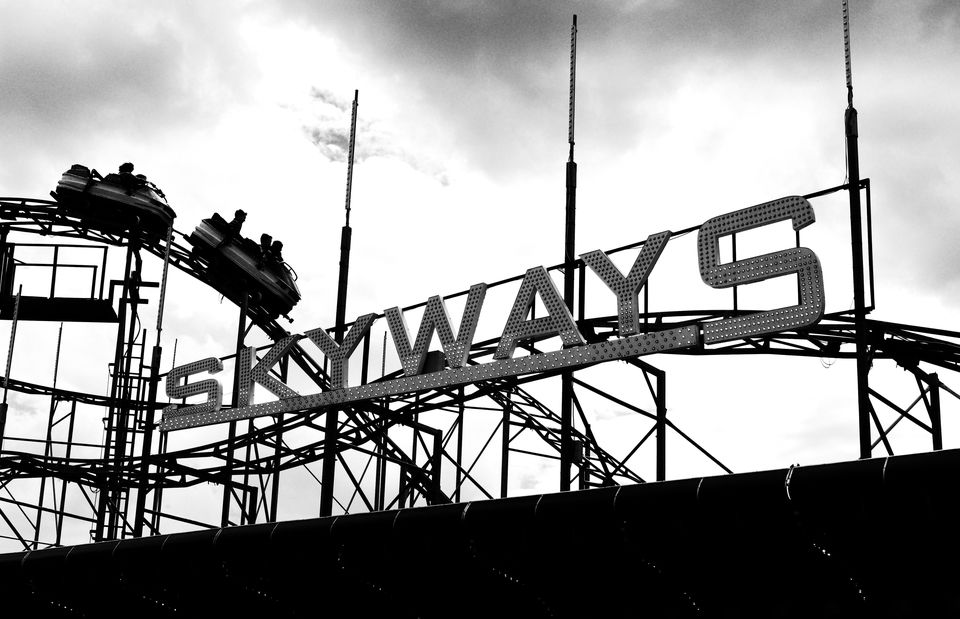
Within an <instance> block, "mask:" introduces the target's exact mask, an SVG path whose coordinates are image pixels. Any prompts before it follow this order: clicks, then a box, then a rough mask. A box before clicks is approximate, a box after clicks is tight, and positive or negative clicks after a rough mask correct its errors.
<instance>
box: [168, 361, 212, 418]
mask: <svg viewBox="0 0 960 619" xmlns="http://www.w3.org/2000/svg"><path fill="white" fill-rule="evenodd" d="M222 369H223V363H221V362H220V360H219V359H217V358H216V357H207V358H206V359H202V360H200V361H194V362H193V363H188V364H186V365H181V366H180V367H178V368H173V369H172V370H170V373H169V374H167V397H169V398H171V399H176V400H179V399H180V398H189V397H191V396H195V395H200V394H201V393H206V394H207V401H206V402H203V403H202V404H193V405H191V406H179V405H177V404H171V405H170V406H167V407H164V409H163V418H164V419H169V418H173V417H182V416H183V415H200V414H202V413H213V412H216V411H218V410H220V405H221V404H222V403H223V387H221V386H220V382H219V381H218V380H216V379H215V378H211V379H208V380H200V381H197V382H195V383H188V382H187V377H188V376H192V375H193V374H199V373H201V372H209V373H210V374H216V373H217V372H219V371H221V370H222Z"/></svg>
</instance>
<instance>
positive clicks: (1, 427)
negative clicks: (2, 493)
mask: <svg viewBox="0 0 960 619" xmlns="http://www.w3.org/2000/svg"><path fill="white" fill-rule="evenodd" d="M21 292H23V287H22V286H21V287H20V290H19V291H17V296H16V297H14V299H13V321H12V322H11V324H10V345H9V347H8V348H7V370H6V372H5V373H4V375H3V402H2V403H0V452H2V451H3V436H4V433H5V431H6V427H7V392H8V391H9V390H10V368H11V366H12V365H13V346H14V344H15V343H16V341H17V318H19V315H20V293H21Z"/></svg>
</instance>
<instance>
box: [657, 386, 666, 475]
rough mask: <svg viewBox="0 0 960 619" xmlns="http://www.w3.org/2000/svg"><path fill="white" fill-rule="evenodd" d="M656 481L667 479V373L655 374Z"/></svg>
mask: <svg viewBox="0 0 960 619" xmlns="http://www.w3.org/2000/svg"><path fill="white" fill-rule="evenodd" d="M656 376H657V481H664V480H665V479H666V478H667V373H666V372H663V371H660V372H657V374H656Z"/></svg>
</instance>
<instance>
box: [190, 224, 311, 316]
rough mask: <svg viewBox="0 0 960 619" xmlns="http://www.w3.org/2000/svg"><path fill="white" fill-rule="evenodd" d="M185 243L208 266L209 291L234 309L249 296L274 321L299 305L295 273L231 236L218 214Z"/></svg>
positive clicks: (245, 242)
mask: <svg viewBox="0 0 960 619" xmlns="http://www.w3.org/2000/svg"><path fill="white" fill-rule="evenodd" d="M187 241H188V242H189V243H190V244H191V245H193V251H194V253H195V254H197V255H199V256H202V257H204V258H206V259H207V261H208V262H209V263H210V271H209V274H210V276H211V280H212V281H211V283H212V285H213V287H214V288H216V289H217V290H218V291H219V292H220V293H221V294H223V295H224V296H225V297H227V298H228V299H230V300H231V301H233V302H234V303H236V304H237V305H241V304H242V302H243V297H244V295H245V294H250V295H251V296H252V297H253V298H257V297H259V299H258V301H257V304H258V305H260V306H261V307H262V308H263V309H264V310H266V311H267V312H268V313H269V314H270V315H271V316H274V317H275V316H278V315H283V316H286V315H287V314H288V313H289V312H290V310H292V309H293V306H294V305H296V304H297V302H298V301H300V289H299V288H297V282H296V273H294V272H293V270H292V269H291V268H290V267H289V266H287V263H286V262H283V261H282V260H277V259H276V258H275V257H274V256H272V255H270V254H269V253H267V254H266V255H265V254H264V253H263V251H262V249H261V247H260V245H258V244H257V243H255V242H253V241H252V240H250V239H248V238H245V237H243V236H240V235H237V234H235V233H234V232H233V231H232V230H231V229H230V224H228V223H227V221H226V220H225V219H224V218H223V217H221V216H220V214H219V213H214V214H213V217H210V218H209V219H204V220H203V221H202V222H200V225H199V226H197V227H196V229H195V230H194V231H193V233H192V234H190V236H189V237H187Z"/></svg>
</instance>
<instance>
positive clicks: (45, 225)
mask: <svg viewBox="0 0 960 619" xmlns="http://www.w3.org/2000/svg"><path fill="white" fill-rule="evenodd" d="M694 229H695V228H691V229H688V230H684V231H682V232H680V233H677V234H678V235H679V234H685V233H686V232H690V231H692V230H694ZM0 230H3V231H4V232H5V233H10V232H22V233H28V234H38V235H40V236H45V237H46V236H49V237H65V238H72V239H81V240H85V241H89V242H93V243H99V244H104V245H111V246H116V247H122V246H128V245H129V244H130V242H131V240H130V238H128V237H127V236H126V235H123V234H115V233H110V232H107V231H103V230H99V229H96V228H93V227H90V226H89V225H88V224H86V223H85V222H84V221H83V220H81V219H79V218H77V217H73V216H71V215H69V214H68V213H65V212H64V211H63V209H62V208H60V207H59V205H58V203H57V202H56V201H51V200H36V199H27V198H0ZM186 238H187V235H185V234H184V233H182V232H180V231H177V230H173V231H172V235H171V239H170V243H169V245H167V244H166V243H165V242H163V241H159V242H142V241H138V242H137V246H136V247H135V248H134V249H135V251H138V252H139V250H141V249H142V250H144V251H146V252H148V253H150V254H153V255H154V256H155V257H157V258H158V259H159V260H161V261H163V260H164V259H167V260H168V261H169V264H170V265H172V266H174V267H175V268H177V269H178V270H180V271H181V272H183V273H185V274H187V275H188V276H190V277H193V278H194V279H196V280H198V281H200V282H202V283H204V284H205V285H207V286H210V287H212V288H214V289H216V282H215V280H214V277H213V275H212V274H211V270H210V264H209V263H208V262H207V261H206V260H205V259H204V258H203V257H201V256H198V255H196V254H195V253H194V252H193V251H191V249H190V247H189V244H188V243H187V241H186ZM636 245H638V244H635V245H634V246H627V247H624V248H618V250H622V249H627V248H630V247H635V246H636ZM618 250H612V251H611V252H610V253H613V251H618ZM576 266H577V268H579V269H581V275H582V272H583V271H582V268H583V265H582V263H580V262H578V263H577V265H576ZM559 268H560V265H556V266H554V267H551V269H550V270H557V269H559ZM520 277H521V276H517V277H512V278H509V279H505V280H502V281H499V282H496V283H494V284H491V287H493V286H497V285H502V284H508V283H511V282H515V281H518V280H519V279H520ZM463 294H466V291H464V292H461V293H456V294H454V295H449V296H448V298H450V297H456V296H461V295H463ZM422 305H423V304H418V305H413V306H410V307H408V308H404V309H405V310H407V309H413V308H416V307H419V306H422ZM748 313H751V312H750V311H748V310H701V311H684V312H648V313H643V314H641V320H642V322H643V325H644V328H646V329H648V330H650V331H659V330H664V329H668V328H676V327H681V326H688V325H696V324H698V323H701V322H704V321H710V320H717V319H724V318H730V317H735V316H739V315H744V314H748ZM247 318H248V319H249V320H250V321H251V322H252V323H253V324H255V325H256V326H257V327H259V328H260V329H261V330H262V331H263V332H264V333H265V334H266V335H267V336H268V337H269V338H270V339H272V340H274V341H276V340H279V339H281V338H283V337H285V336H287V335H289V332H288V331H287V330H286V329H285V328H284V326H283V325H282V324H281V322H280V321H279V319H278V317H275V316H271V315H269V314H268V313H267V312H265V311H264V310H262V309H261V308H259V307H256V306H255V305H252V306H251V307H248V311H247ZM578 327H579V328H580V330H581V331H582V332H583V334H584V335H585V337H586V339H587V340H588V342H598V341H603V340H606V339H610V338H615V337H616V332H617V317H616V316H607V317H600V318H586V319H581V320H579V321H578ZM867 330H868V334H869V337H868V341H869V352H870V356H871V358H872V359H874V360H893V361H894V362H896V363H897V364H898V365H900V366H901V367H903V368H904V369H906V370H908V371H910V372H913V373H914V374H915V375H916V376H917V377H918V381H919V380H920V379H924V380H927V379H928V378H929V375H928V374H927V373H926V372H925V371H924V370H922V369H920V368H919V365H918V364H919V363H920V362H924V363H926V364H930V365H933V366H937V367H940V368H943V369H946V370H950V371H953V372H957V371H960V333H956V332H952V331H947V330H942V329H931V328H926V327H918V326H912V325H904V324H898V323H891V322H883V321H877V320H868V321H867ZM496 343H497V342H496V340H487V341H484V342H479V343H477V344H475V345H474V347H473V348H472V350H471V353H470V357H469V363H472V364H477V363H482V362H484V361H485V360H487V361H489V360H490V359H491V358H492V355H493V352H494V350H495V347H496ZM855 345H856V341H855V324H854V319H853V316H852V313H849V312H848V313H837V314H829V315H826V316H824V317H823V319H822V320H821V321H820V322H819V323H817V324H816V325H813V326H811V327H808V328H804V329H801V330H794V331H786V332H781V333H777V334H775V335H768V336H759V337H751V338H744V339H740V340H734V341H731V342H727V343H725V344H722V345H715V346H709V347H705V346H702V345H701V346H697V347H695V348H690V349H680V350H676V351H672V354H683V355H753V354H777V355H786V356H803V357H820V358H832V359H852V358H855V356H856V350H855ZM528 348H529V350H530V352H531V353H536V352H539V351H538V350H537V349H536V348H535V347H534V346H533V345H529V346H528ZM229 357H232V355H228V356H227V357H224V358H225V359H226V358H229ZM289 357H290V359H292V360H293V362H294V363H295V364H296V365H297V366H298V367H299V368H300V369H301V370H302V371H303V373H304V374H305V375H306V376H307V377H309V378H310V380H312V382H313V383H314V384H315V385H316V387H317V388H318V389H319V390H320V391H326V390H328V389H329V381H328V377H327V374H326V372H325V371H324V366H323V364H322V363H321V362H320V361H318V360H317V359H315V358H314V357H313V356H312V355H311V354H310V353H309V352H308V351H307V350H306V349H305V348H303V347H302V346H300V345H299V344H297V345H294V346H293V347H292V348H291V349H290V352H289ZM633 365H637V367H639V368H640V369H641V370H643V369H644V367H643V366H644V364H642V363H640V362H635V363H633ZM584 367H586V366H584ZM154 371H156V370H154ZM644 371H646V370H644ZM558 373H559V371H551V372H544V373H539V374H534V375H529V376H525V377H522V378H514V379H510V380H498V381H487V382H483V383H477V384H474V385H471V386H470V387H469V388H466V389H460V390H457V389H449V388H448V389H433V390H426V391H422V392H420V393H417V394H408V395H407V396H403V397H399V396H398V397H394V398H392V399H389V401H384V400H381V401H363V402H358V403H354V404H351V405H350V406H346V407H342V408H340V409H339V410H340V412H341V413H342V415H343V417H342V423H341V428H340V431H339V432H338V435H337V438H336V444H335V445H332V444H330V441H328V440H326V437H325V434H324V432H323V424H322V423H321V422H319V420H320V419H321V418H322V417H323V416H324V415H325V414H326V412H327V410H325V409H306V410H303V411H299V412H297V413H295V414H288V415H285V416H279V417H276V418H268V419H265V420H261V423H262V425H260V426H257V425H254V424H252V423H251V424H250V425H249V427H248V429H247V430H246V431H240V432H239V433H238V435H237V436H236V437H234V438H233V439H231V440H230V441H229V444H228V441H227V440H226V439H221V440H216V441H212V442H210V443H207V444H203V445H198V446H193V447H189V448H183V449H178V450H172V451H162V452H160V453H151V454H149V455H147V456H138V455H136V454H134V453H123V454H116V455H112V456H110V457H109V458H105V457H101V458H77V457H66V456H57V455H53V454H52V453H51V452H50V450H48V453H45V454H36V453H31V452H25V451H11V450H10V449H9V448H6V449H4V451H3V452H2V453H0V487H3V486H5V485H7V484H8V483H9V482H10V481H11V480H13V479H23V478H43V477H54V478H57V479H60V480H63V481H64V482H71V483H77V484H80V485H81V486H88V487H92V488H103V487H104V486H105V484H106V485H110V486H115V487H126V488H131V487H140V488H184V487H189V486H194V485H197V484H200V483H202V482H204V483H205V482H214V483H223V484H226V485H228V486H229V485H234V486H236V482H232V481H231V479H236V478H237V477H238V476H240V475H243V476H244V477H245V478H246V477H247V476H254V477H257V476H259V477H264V476H269V475H275V474H278V473H279V472H280V471H287V470H291V469H294V468H299V467H305V466H307V465H309V464H313V463H316V462H319V461H321V460H322V459H323V457H324V454H325V452H327V451H328V450H330V449H335V450H336V452H337V453H338V454H344V453H347V452H355V453H360V454H367V455H369V456H370V457H371V458H373V457H376V458H381V459H385V460H387V461H389V462H392V463H395V464H398V465H400V466H401V467H402V468H403V469H404V470H405V471H407V473H408V475H409V483H410V484H411V488H414V489H416V491H417V492H419V493H420V494H421V495H422V496H424V497H429V498H430V500H433V501H447V500H450V498H451V495H450V494H449V493H446V494H444V493H443V492H439V493H438V491H437V488H436V487H435V486H432V484H433V482H434V480H433V479H432V470H431V467H434V466H439V465H438V464H437V463H435V462H434V463H432V464H429V465H427V464H421V463H419V461H418V459H417V458H416V457H414V456H412V455H411V454H410V452H409V451H407V450H406V449H404V448H402V447H401V446H400V445H399V444H398V443H397V442H396V441H395V440H394V439H393V438H392V437H390V436H389V434H388V432H387V431H388V430H389V429H390V428H395V427H407V428H414V429H417V428H421V427H422V424H419V423H418V422H417V421H416V419H417V417H418V415H420V414H423V413H427V412H431V411H440V412H448V413H452V412H455V411H456V410H457V408H458V407H460V410H461V411H462V410H463V407H464V405H466V404H467V403H470V402H473V401H481V400H484V399H486V400H489V401H492V402H493V403H494V404H495V405H496V406H497V407H499V408H501V409H503V410H508V409H509V411H510V413H511V415H512V417H511V418H510V419H515V420H516V421H511V422H510V423H511V424H514V425H515V426H516V427H518V428H519V430H517V431H516V434H515V435H514V437H515V436H518V435H519V434H520V433H521V432H526V433H531V434H534V435H536V436H537V437H539V439H540V441H541V442H542V444H544V445H546V446H547V451H548V453H547V454H542V455H544V456H545V457H556V454H559V453H560V451H561V439H560V427H561V419H560V415H559V414H558V413H557V412H556V411H554V410H552V409H551V407H549V406H547V405H546V404H545V403H543V402H542V401H540V400H539V399H538V398H536V397H535V396H533V395H532V394H531V393H530V392H529V391H527V390H525V389H524V386H525V385H527V384H529V383H532V382H535V381H539V380H542V379H545V378H550V377H553V376H556V375H558ZM401 375H402V373H401V372H400V371H397V372H393V373H390V374H387V375H385V376H383V377H381V379H380V380H390V379H394V378H398V377H400V376H401ZM155 378H156V379H159V378H160V375H156V377H155ZM648 383H649V381H648ZM580 384H581V385H583V386H584V387H587V388H589V389H591V390H593V391H595V392H597V393H599V390H597V389H595V388H593V387H591V386H589V385H587V384H586V383H582V382H580ZM918 384H919V383H918ZM6 385H7V386H8V387H9V388H10V389H12V390H14V391H17V392H21V393H24V394H30V395H37V396H48V397H50V398H52V399H53V400H55V401H63V402H76V403H81V404H86V405H91V406H97V407H113V406H122V405H127V406H131V407H132V408H134V409H136V410H140V411H145V410H147V409H152V410H156V409H158V408H161V407H162V406H163V404H162V403H159V402H147V401H143V400H138V401H136V402H130V401H128V400H123V399H118V398H111V397H108V396H102V395H95V394H89V393H81V392H77V391H70V390H64V389H54V388H52V387H46V386H43V385H38V384H34V383H30V382H26V381H22V380H16V379H9V380H8V381H7V383H6ZM951 393H952V392H951ZM611 399H612V400H613V401H615V402H619V401H618V400H616V399H615V398H611ZM621 403H622V402H621ZM578 406H579V404H578ZM628 406H629V405H628ZM634 410H635V412H637V413H639V414H641V415H643V416H646V417H647V418H649V419H651V420H654V421H655V420H656V413H655V412H648V411H644V410H643V409H640V408H635V407H634ZM581 416H582V411H581ZM583 420H584V424H583V425H584V428H583V429H582V430H581V429H578V428H574V429H573V440H574V441H575V442H576V443H578V444H580V445H582V446H584V455H583V457H582V459H581V460H580V462H579V469H580V473H579V474H580V475H581V476H583V479H584V480H585V484H586V486H588V487H589V486H590V485H599V486H603V485H611V484H620V483H635V482H642V481H644V479H643V478H642V477H641V476H640V475H638V474H637V473H636V472H635V471H633V470H631V469H630V467H628V466H627V465H626V460H628V459H629V458H630V456H631V455H632V453H633V452H630V453H629V454H627V456H626V458H622V459H621V458H617V457H616V456H614V455H613V454H611V453H610V452H609V451H608V450H606V449H605V448H604V447H603V446H601V445H600V444H599V441H598V440H597V439H596V437H595V436H594V435H593V433H592V432H591V430H590V427H589V424H587V423H586V418H585V417H584V418H583ZM667 425H668V426H669V427H670V428H672V429H674V430H675V431H677V432H679V433H680V434H681V436H683V437H685V438H687V439H688V440H690V442H691V443H693V445H694V446H695V447H697V448H698V449H700V450H701V451H703V453H704V454H705V455H707V456H708V457H709V458H711V459H712V460H713V461H714V462H715V463H716V464H718V465H719V466H720V467H721V468H722V469H723V470H726V471H729V469H726V467H724V466H723V465H722V464H721V463H720V462H719V461H718V460H716V459H715V458H713V456H710V454H709V453H707V452H706V450H703V449H702V448H700V446H699V445H697V444H696V443H694V442H693V441H692V439H689V437H686V435H685V434H683V433H682V431H681V430H680V429H679V428H677V427H676V426H675V425H673V423H672V422H670V421H667ZM304 429H306V430H312V431H313V432H314V437H315V438H314V439H313V440H311V441H309V442H307V443H306V444H302V445H289V444H288V443H287V442H286V441H285V440H284V436H289V435H290V432H291V431H294V430H304ZM155 430H156V428H145V431H148V432H152V431H155ZM461 430H462V429H461ZM425 431H433V432H434V433H436V432H440V431H439V430H437V429H433V430H431V429H430V428H426V429H425ZM506 431H507V432H509V428H506ZM652 431H653V430H651V432H652ZM494 432H496V430H494ZM443 434H444V435H443V436H442V437H441V438H442V447H441V453H439V454H433V455H434V456H435V457H436V458H438V459H439V460H440V461H442V460H443V459H446V460H447V461H449V462H452V463H453V465H454V467H455V469H456V470H457V473H458V477H460V476H461V475H462V482H461V483H467V482H468V481H469V482H471V483H472V484H473V485H474V486H476V487H477V488H478V489H479V490H480V492H482V493H483V494H484V495H486V496H487V497H492V494H491V492H490V491H489V490H487V489H486V488H484V486H483V484H482V483H480V482H479V481H477V480H476V479H475V478H474V477H472V476H471V474H470V467H467V466H465V463H464V462H461V461H458V460H457V459H455V458H453V457H451V456H450V454H449V452H448V449H447V448H446V446H447V443H448V442H449V441H450V440H451V437H452V435H453V426H449V427H448V429H447V430H446V431H445V432H443ZM648 436H650V434H649V433H648V434H647V437H648ZM647 437H644V438H643V439H642V440H641V441H640V443H639V444H638V445H637V446H638V447H639V445H640V444H642V442H643V441H644V440H646V438H647ZM491 438H492V435H491ZM374 442H376V444H377V447H376V449H374V448H371V447H369V445H371V444H372V443H374ZM487 442H488V443H489V442H490V441H489V439H488V441H487ZM259 447H264V449H265V451H266V452H271V451H272V453H267V454H266V455H261V454H260V451H259ZM237 450H246V451H247V453H248V457H247V458H244V459H237V458H234V456H233V455H232V454H233V453H235V452H236V451H237ZM426 450H427V449H426V444H424V451H426ZM481 451H482V450H481ZM551 454H553V455H552V456H551ZM478 458H479V456H478ZM211 461H212V462H213V463H211ZM588 479H589V480H591V481H586V480H588ZM360 481H362V476H361V479H360ZM354 483H355V485H356V486H357V489H358V490H359V488H360V482H358V481H356V480H354ZM398 498H400V497H399V496H398ZM395 500H396V499H395ZM364 501H366V499H365V498H364Z"/></svg>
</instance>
